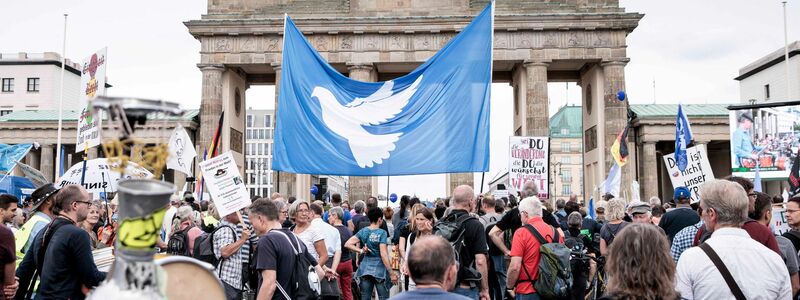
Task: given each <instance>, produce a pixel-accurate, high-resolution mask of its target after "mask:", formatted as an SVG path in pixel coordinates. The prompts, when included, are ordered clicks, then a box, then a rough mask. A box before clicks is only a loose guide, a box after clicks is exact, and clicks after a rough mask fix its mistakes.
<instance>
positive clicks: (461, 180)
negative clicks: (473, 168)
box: [445, 173, 481, 196]
mask: <svg viewBox="0 0 800 300" xmlns="http://www.w3.org/2000/svg"><path fill="white" fill-rule="evenodd" d="M447 183H448V185H447V191H446V193H445V194H447V195H448V196H452V195H453V190H455V189H456V187H457V186H459V185H468V186H471V187H472V188H473V189H474V190H475V193H476V194H477V193H479V192H480V191H481V187H479V186H475V176H474V175H473V174H472V173H450V174H447ZM478 184H480V183H478Z"/></svg>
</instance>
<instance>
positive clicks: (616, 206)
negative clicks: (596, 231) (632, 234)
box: [605, 198, 625, 221]
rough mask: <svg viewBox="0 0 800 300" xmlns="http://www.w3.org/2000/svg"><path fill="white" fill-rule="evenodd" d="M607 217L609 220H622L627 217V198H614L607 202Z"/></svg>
mask: <svg viewBox="0 0 800 300" xmlns="http://www.w3.org/2000/svg"><path fill="white" fill-rule="evenodd" d="M605 216H606V219H607V220H609V221H616V220H622V218H624V217H625V200H623V199H620V198H614V199H611V200H609V201H608V203H606V215H605Z"/></svg>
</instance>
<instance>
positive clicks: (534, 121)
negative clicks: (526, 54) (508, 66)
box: [522, 60, 550, 136]
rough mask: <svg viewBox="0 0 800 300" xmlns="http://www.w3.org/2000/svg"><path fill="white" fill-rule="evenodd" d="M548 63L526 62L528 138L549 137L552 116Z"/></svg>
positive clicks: (526, 130) (526, 122)
mask: <svg viewBox="0 0 800 300" xmlns="http://www.w3.org/2000/svg"><path fill="white" fill-rule="evenodd" d="M549 65H550V63H549V62H548V61H539V60H526V61H525V62H524V63H523V64H522V66H524V67H525V74H526V75H525V87H526V91H525V120H526V121H525V132H523V135H527V136H548V134H549V132H550V127H549V124H550V114H549V110H548V98H547V67H548V66H549Z"/></svg>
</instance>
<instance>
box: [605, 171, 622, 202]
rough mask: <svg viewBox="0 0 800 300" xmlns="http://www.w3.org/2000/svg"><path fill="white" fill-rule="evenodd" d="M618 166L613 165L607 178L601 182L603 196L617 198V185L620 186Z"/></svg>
mask: <svg viewBox="0 0 800 300" xmlns="http://www.w3.org/2000/svg"><path fill="white" fill-rule="evenodd" d="M620 177H621V176H620V172H619V165H618V164H614V165H613V166H611V169H610V170H608V178H606V181H603V194H611V195H614V197H619V195H620V194H619V184H620Z"/></svg>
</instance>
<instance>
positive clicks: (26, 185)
mask: <svg viewBox="0 0 800 300" xmlns="http://www.w3.org/2000/svg"><path fill="white" fill-rule="evenodd" d="M2 177H3V176H2V175H0V178H2ZM35 189H36V186H35V185H33V182H31V180H30V179H28V178H25V177H19V176H13V175H8V178H6V179H5V180H3V181H0V194H11V195H14V196H15V197H17V198H18V199H19V200H20V201H22V200H24V199H25V198H28V197H30V196H31V193H32V192H33V191H34V190H35Z"/></svg>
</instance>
